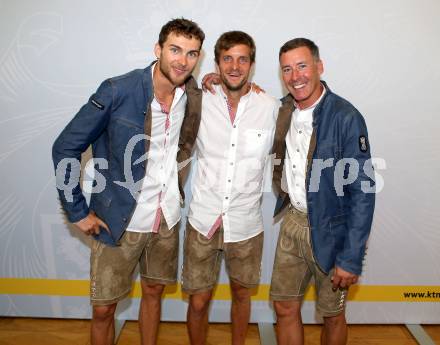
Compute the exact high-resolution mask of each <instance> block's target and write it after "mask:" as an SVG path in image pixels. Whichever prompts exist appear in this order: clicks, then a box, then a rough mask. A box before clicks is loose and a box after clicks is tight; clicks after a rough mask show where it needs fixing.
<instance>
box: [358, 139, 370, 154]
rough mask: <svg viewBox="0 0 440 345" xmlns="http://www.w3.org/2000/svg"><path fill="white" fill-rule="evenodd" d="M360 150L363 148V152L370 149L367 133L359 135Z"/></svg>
mask: <svg viewBox="0 0 440 345" xmlns="http://www.w3.org/2000/svg"><path fill="white" fill-rule="evenodd" d="M359 150H361V152H367V151H368V139H367V137H366V136H365V135H361V136H360V137H359Z"/></svg>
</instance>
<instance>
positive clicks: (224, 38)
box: [214, 31, 257, 64]
mask: <svg viewBox="0 0 440 345" xmlns="http://www.w3.org/2000/svg"><path fill="white" fill-rule="evenodd" d="M238 44H244V45H245V46H248V47H249V48H250V50H251V54H250V58H251V63H253V62H255V52H256V50H257V49H256V47H255V42H254V40H253V39H252V37H251V36H249V35H248V34H247V33H245V32H243V31H228V32H225V33H223V34H222V35H221V36H220V37H219V38H218V40H217V42H216V43H215V47H214V56H215V62H217V64H218V63H219V59H220V53H221V51H222V50H229V49H231V48H232V47H234V46H236V45H238Z"/></svg>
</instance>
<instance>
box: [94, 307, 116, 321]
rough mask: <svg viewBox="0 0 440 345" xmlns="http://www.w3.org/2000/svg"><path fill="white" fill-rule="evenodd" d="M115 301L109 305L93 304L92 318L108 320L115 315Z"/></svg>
mask: <svg viewBox="0 0 440 345" xmlns="http://www.w3.org/2000/svg"><path fill="white" fill-rule="evenodd" d="M115 310H116V303H114V304H109V305H95V306H93V319H94V320H96V321H109V320H112V319H113V318H114V316H115Z"/></svg>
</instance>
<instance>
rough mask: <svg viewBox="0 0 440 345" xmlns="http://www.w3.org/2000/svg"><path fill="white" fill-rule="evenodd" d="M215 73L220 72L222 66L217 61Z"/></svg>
mask: <svg viewBox="0 0 440 345" xmlns="http://www.w3.org/2000/svg"><path fill="white" fill-rule="evenodd" d="M215 73H217V74H220V68H219V67H218V63H217V62H216V63H215Z"/></svg>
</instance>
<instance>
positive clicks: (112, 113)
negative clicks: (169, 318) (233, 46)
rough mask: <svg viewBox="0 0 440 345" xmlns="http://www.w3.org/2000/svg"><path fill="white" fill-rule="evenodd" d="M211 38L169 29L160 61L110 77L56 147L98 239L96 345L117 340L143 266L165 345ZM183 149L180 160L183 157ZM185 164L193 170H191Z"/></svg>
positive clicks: (64, 184) (64, 178)
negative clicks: (119, 318)
mask: <svg viewBox="0 0 440 345" xmlns="http://www.w3.org/2000/svg"><path fill="white" fill-rule="evenodd" d="M204 37H205V36H204V33H203V31H202V30H201V29H200V28H199V27H198V25H197V24H196V23H194V22H192V21H189V20H186V19H183V18H182V19H175V20H172V21H170V22H168V23H167V24H166V25H164V26H163V27H162V29H161V32H160V34H159V40H158V43H157V44H156V46H155V54H156V57H157V59H158V60H157V61H156V62H154V63H153V64H152V65H150V66H149V67H147V68H145V69H143V70H134V71H132V72H129V73H127V74H125V75H123V76H119V77H114V78H110V79H108V80H106V81H104V82H103V83H102V84H101V86H100V87H99V88H98V90H97V91H96V93H95V94H93V95H92V96H91V97H90V99H89V101H88V103H87V104H85V105H84V106H83V107H82V108H81V109H80V111H79V112H78V114H76V116H75V117H74V118H73V119H72V120H71V121H70V123H69V124H68V125H67V126H66V128H65V129H64V130H63V131H62V133H61V134H60V135H59V137H58V138H57V139H56V141H55V143H54V145H53V160H54V164H55V168H56V176H57V188H58V192H59V196H60V201H61V203H62V206H63V208H64V210H65V212H66V214H67V218H68V220H69V221H70V222H72V223H74V224H75V225H76V226H77V227H78V228H79V230H80V231H81V232H83V233H84V234H86V235H92V236H93V237H94V240H93V241H92V242H93V243H92V254H91V292H90V294H91V303H92V305H93V317H92V324H91V338H92V344H113V343H114V312H115V309H116V305H117V302H118V301H119V300H121V299H122V298H124V297H126V296H127V295H128V294H129V292H130V289H131V284H132V274H133V271H134V269H135V267H136V265H137V263H138V262H139V263H140V274H141V278H142V279H141V287H142V299H141V306H140V312H139V324H140V331H141V338H142V344H155V343H156V339H157V329H158V324H159V321H160V304H161V295H162V292H163V290H164V286H165V285H167V284H174V283H175V281H176V278H177V258H178V238H179V236H178V231H177V230H176V229H177V228H178V222H179V220H180V204H181V201H182V200H183V192H182V190H183V189H182V183H183V177H184V175H185V173H186V170H187V168H188V165H186V167H185V169H181V170H179V167H178V163H180V162H182V161H185V159H186V158H188V157H189V155H190V153H191V149H192V146H193V144H194V142H195V138H196V135H197V130H198V125H199V123H200V106H201V91H200V90H199V89H198V88H197V84H196V82H195V80H194V79H193V78H192V76H191V73H192V71H193V70H194V68H195V66H196V64H197V61H198V59H199V55H200V50H201V46H202V43H203V40H204ZM90 145H92V152H93V159H94V166H95V176H96V178H95V182H94V183H95V185H94V191H93V192H94V193H93V194H92V197H91V200H90V205H89V206H88V205H87V203H86V200H85V198H84V195H83V193H82V190H81V186H80V184H79V175H80V160H81V154H82V153H83V152H84V151H85V150H86V149H87V148H88V147H89V146H90ZM178 146H179V147H180V152H179V158H178V159H177V160H176V157H177V151H178ZM182 165H184V164H182Z"/></svg>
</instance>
